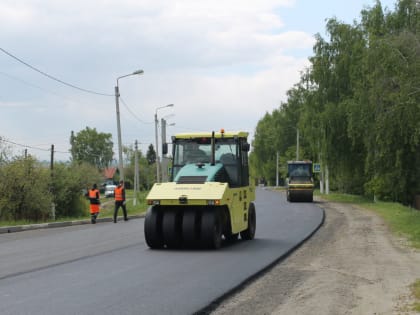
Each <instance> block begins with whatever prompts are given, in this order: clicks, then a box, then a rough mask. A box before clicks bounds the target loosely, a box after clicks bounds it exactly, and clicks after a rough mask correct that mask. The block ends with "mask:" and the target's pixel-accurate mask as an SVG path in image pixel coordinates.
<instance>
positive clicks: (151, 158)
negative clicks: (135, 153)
mask: <svg viewBox="0 0 420 315" xmlns="http://www.w3.org/2000/svg"><path fill="white" fill-rule="evenodd" d="M146 159H147V162H148V163H149V165H151V164H154V163H156V151H155V148H154V147H153V144H150V145H149V148H148V150H147V153H146Z"/></svg>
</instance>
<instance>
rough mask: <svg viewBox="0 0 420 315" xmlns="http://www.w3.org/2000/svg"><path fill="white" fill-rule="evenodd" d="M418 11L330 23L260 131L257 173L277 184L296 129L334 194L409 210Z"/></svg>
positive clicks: (419, 112) (407, 0)
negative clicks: (277, 173)
mask: <svg viewBox="0 0 420 315" xmlns="http://www.w3.org/2000/svg"><path fill="white" fill-rule="evenodd" d="M419 10H420V9H419V6H418V4H417V2H416V1H415V0H401V1H398V2H397V4H396V5H395V10H394V11H384V10H383V8H382V6H381V3H380V1H377V2H376V4H375V5H374V6H373V7H372V8H367V9H365V10H363V11H362V12H361V21H360V22H356V21H355V22H354V23H353V24H352V25H350V24H345V23H342V22H340V21H338V20H336V19H329V20H328V21H327V23H326V31H327V34H328V38H327V39H325V38H323V37H321V36H320V35H319V34H318V35H316V43H315V45H314V55H313V56H312V57H311V58H310V63H311V65H310V67H309V68H308V69H306V71H305V72H304V73H303V74H302V76H301V80H300V82H299V83H298V84H296V85H295V86H294V87H293V88H292V89H291V90H290V91H289V92H288V95H287V96H288V99H287V102H285V103H283V104H281V106H280V107H279V109H276V110H274V111H273V112H272V113H271V114H268V113H266V114H265V116H264V117H263V118H262V119H261V120H260V121H259V123H258V125H257V128H256V132H255V139H254V143H253V147H254V151H253V153H252V155H253V156H252V160H251V161H252V167H253V168H254V169H255V170H253V174H254V173H255V174H261V175H263V176H264V177H267V178H269V179H271V181H272V180H273V178H274V177H275V171H274V172H273V165H275V163H274V157H275V155H276V152H279V153H280V155H281V156H282V163H285V160H286V158H285V157H286V156H287V155H289V156H290V154H291V152H292V151H293V150H292V148H293V145H294V142H295V140H294V139H293V137H291V134H293V133H294V132H295V130H296V128H298V129H299V131H300V134H301V139H300V140H301V142H300V145H301V146H302V148H303V150H304V152H305V153H304V154H302V155H301V158H306V159H312V160H314V161H318V162H321V163H322V165H328V168H329V171H330V175H331V176H330V181H331V187H332V188H333V189H337V190H341V191H343V192H349V193H361V194H366V195H375V196H376V197H379V198H382V199H390V200H395V201H401V202H404V203H410V202H411V201H412V199H413V196H414V195H415V194H419V193H420V181H419V180H418V178H420V166H419V165H420V161H419V160H420V154H419V153H420V12H419ZM283 172H284V171H283ZM282 175H283V176H284V173H283V174H282Z"/></svg>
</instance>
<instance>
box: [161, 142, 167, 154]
mask: <svg viewBox="0 0 420 315" xmlns="http://www.w3.org/2000/svg"><path fill="white" fill-rule="evenodd" d="M162 154H163V155H165V154H168V144H167V143H163V144H162Z"/></svg>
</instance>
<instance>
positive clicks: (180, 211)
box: [144, 129, 256, 249]
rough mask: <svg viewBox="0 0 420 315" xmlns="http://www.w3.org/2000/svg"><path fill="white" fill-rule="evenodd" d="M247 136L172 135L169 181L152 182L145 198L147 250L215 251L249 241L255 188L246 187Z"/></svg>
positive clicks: (222, 133)
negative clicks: (242, 241)
mask: <svg viewBox="0 0 420 315" xmlns="http://www.w3.org/2000/svg"><path fill="white" fill-rule="evenodd" d="M247 138H248V132H245V131H235V132H233V131H232V132H229V131H226V132H225V131H224V130H223V129H222V130H220V131H219V132H214V131H212V132H196V133H181V134H176V135H175V136H172V142H171V144H172V163H171V169H170V171H169V174H170V176H169V181H168V182H162V183H155V184H154V185H153V187H152V189H151V190H150V192H149V193H148V195H147V197H146V200H147V203H148V205H149V208H148V210H147V212H146V216H145V220H144V236H145V241H146V243H147V245H148V246H149V247H150V248H151V249H162V248H208V249H218V248H220V247H221V246H222V244H225V243H227V242H234V241H236V240H238V239H239V236H240V238H241V239H242V240H252V239H253V238H254V235H255V229H256V211H255V204H254V201H255V187H254V186H253V185H251V184H250V180H249V167H248V152H249V150H250V145H249V143H248V141H247Z"/></svg>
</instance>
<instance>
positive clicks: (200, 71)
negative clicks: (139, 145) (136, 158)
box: [0, 0, 314, 145]
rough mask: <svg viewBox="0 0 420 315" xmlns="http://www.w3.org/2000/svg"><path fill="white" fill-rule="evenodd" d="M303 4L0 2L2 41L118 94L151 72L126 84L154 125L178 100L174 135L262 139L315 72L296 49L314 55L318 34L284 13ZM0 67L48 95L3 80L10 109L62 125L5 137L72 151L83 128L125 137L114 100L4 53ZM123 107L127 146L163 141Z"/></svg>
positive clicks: (64, 74)
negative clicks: (256, 132)
mask: <svg viewBox="0 0 420 315" xmlns="http://www.w3.org/2000/svg"><path fill="white" fill-rule="evenodd" d="M293 4H294V1H291V0H284V1H281V0H259V1H255V0H229V1H226V0H225V1H221V0H200V1H197V0H184V1H173V0H121V1H117V2H116V1H85V0H60V1H52V0H51V1H48V0H21V1H18V2H17V1H8V0H6V1H2V3H0V27H1V28H2V29H3V30H7V32H2V33H1V34H0V41H1V42H2V45H1V46H2V48H5V49H6V50H10V51H11V52H12V53H14V54H16V55H17V56H19V57H21V58H22V59H24V60H25V61H28V62H29V63H31V64H32V65H34V66H36V67H38V68H40V69H41V70H43V71H46V72H48V73H49V74H52V75H54V76H56V77H58V78H60V79H62V80H64V81H66V82H69V83H72V84H74V85H77V86H81V87H83V88H86V89H90V90H95V91H100V92H106V93H110V94H112V93H113V92H114V90H113V88H114V85H115V84H116V78H117V77H119V76H121V75H124V74H128V73H130V72H132V71H134V70H137V69H144V71H145V74H144V75H143V76H141V77H132V78H125V79H123V80H121V81H120V88H121V95H122V97H123V99H124V100H125V101H126V102H127V104H128V105H129V106H130V108H131V110H133V111H134V112H135V113H136V115H138V117H140V118H141V119H142V120H143V121H145V122H151V121H152V119H153V114H154V112H155V109H156V108H157V107H159V106H162V105H165V104H169V103H175V107H174V109H173V110H165V111H162V113H161V114H162V115H165V114H166V113H170V112H174V113H175V114H176V115H175V116H174V117H173V118H171V121H172V122H176V128H173V129H172V131H180V129H182V128H185V129H199V130H212V129H218V128H221V127H224V128H226V129H229V128H231V127H232V128H234V129H244V130H249V131H251V132H252V131H253V129H254V128H255V124H256V123H257V121H258V120H259V119H260V118H262V117H263V115H264V114H265V112H267V111H271V110H273V109H274V108H277V107H278V106H279V104H280V102H281V101H284V100H285V92H286V90H287V89H289V88H291V87H292V86H293V84H295V83H296V82H297V81H298V79H299V71H301V70H303V68H304V67H305V66H306V65H307V60H306V58H301V57H294V56H293V54H294V52H295V51H307V50H308V49H310V48H311V47H312V45H313V43H314V39H313V37H312V36H311V35H309V34H306V33H304V32H300V31H298V30H292V31H291V30H288V31H286V30H285V29H284V28H285V25H284V22H283V21H282V19H281V18H280V16H279V15H278V10H279V8H282V7H291V6H293ZM0 66H1V68H2V71H4V72H6V73H8V74H10V75H14V76H18V77H20V78H23V77H24V78H25V80H27V81H30V82H31V83H33V84H35V83H36V85H38V86H41V87H42V89H43V90H37V91H34V89H33V88H31V87H29V86H26V85H23V84H21V83H19V82H14V83H13V84H11V83H10V82H9V81H8V80H9V79H8V78H7V77H4V76H3V77H2V76H0V84H1V83H2V82H5V81H6V82H8V84H9V86H10V93H8V95H7V96H5V95H3V96H0V106H1V104H19V103H23V104H26V103H27V102H29V103H30V104H31V105H32V107H31V106H29V107H28V109H27V110H26V111H25V115H24V116H22V118H21V122H22V125H28V124H30V122H31V119H34V118H35V119H36V120H37V121H36V126H42V125H44V126H45V125H47V124H49V126H50V128H51V129H53V130H54V132H53V133H51V132H48V131H45V130H42V128H41V127H38V128H35V130H33V131H32V130H30V129H25V128H26V127H21V129H20V130H13V128H14V127H13V124H7V126H8V128H7V129H3V128H0V135H3V134H4V135H5V136H6V135H7V136H8V137H9V138H11V139H12V138H13V135H14V134H16V135H17V136H19V138H20V139H23V138H24V135H25V134H26V135H27V137H28V142H31V143H35V142H39V141H32V139H36V138H43V139H48V142H53V141H55V142H56V143H63V145H64V144H66V143H67V140H68V137H69V135H70V131H71V130H74V131H76V132H77V131H79V130H81V129H84V128H85V127H86V126H89V127H93V128H97V129H98V130H99V131H101V132H112V133H113V134H114V135H115V133H116V127H115V100H114V98H113V97H100V96H93V95H86V94H84V93H81V92H79V91H74V90H72V89H70V88H66V87H61V86H60V85H59V84H58V83H56V82H51V80H49V79H46V78H44V77H41V76H40V75H39V74H38V73H34V72H33V71H32V70H29V69H28V68H26V67H24V66H23V65H20V64H18V63H17V62H16V61H14V60H12V59H10V58H9V57H7V56H5V55H0ZM49 92H52V93H49ZM120 107H121V112H122V116H121V117H122V119H123V120H122V124H123V136H124V135H125V136H126V138H125V140H124V141H123V142H125V143H126V142H132V141H133V139H134V138H139V140H140V141H143V142H148V143H150V142H154V141H153V139H154V134H153V131H154V130H153V125H150V124H142V123H139V122H138V121H136V119H133V117H132V116H131V114H130V113H129V112H128V111H127V110H126V109H125V108H124V106H123V105H121V106H120ZM41 109H44V112H43V114H40V110H41ZM14 114H15V113H11V112H7V113H2V117H1V118H0V125H2V121H3V120H8V121H11V120H13V119H15V118H13V117H16V116H13V115H14ZM8 115H9V116H8ZM38 124H39V125H38ZM9 128H10V129H9ZM16 128H17V127H16ZM184 131H185V130H184ZM25 132H26V133H25ZM54 137H56V139H57V140H54ZM115 138H116V137H115ZM30 139H31V140H30ZM40 140H41V139H40ZM41 142H42V141H41Z"/></svg>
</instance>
